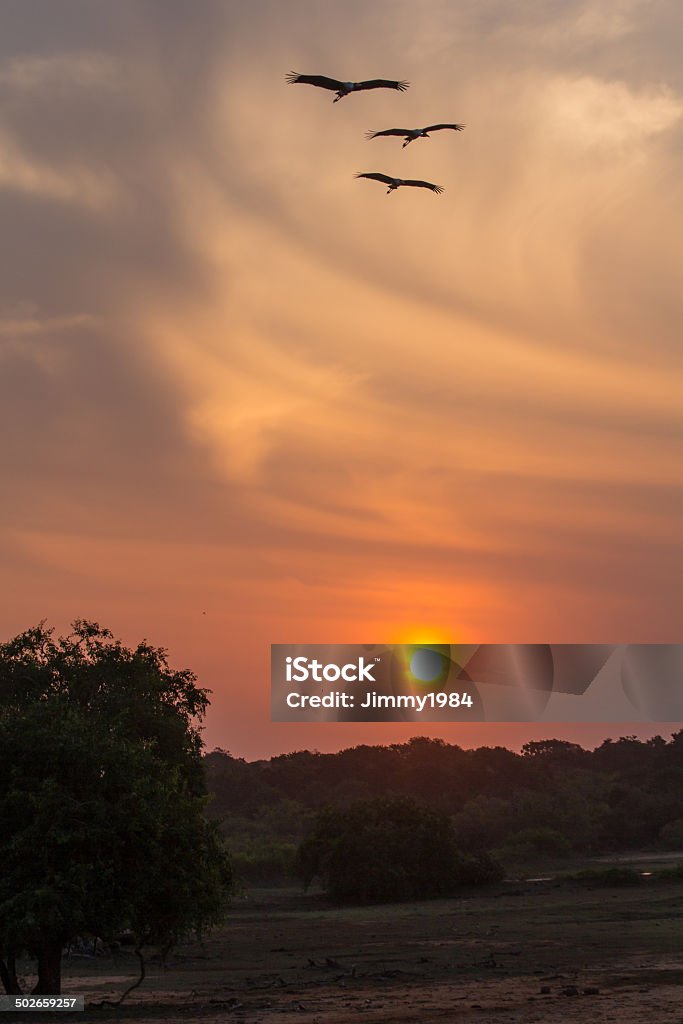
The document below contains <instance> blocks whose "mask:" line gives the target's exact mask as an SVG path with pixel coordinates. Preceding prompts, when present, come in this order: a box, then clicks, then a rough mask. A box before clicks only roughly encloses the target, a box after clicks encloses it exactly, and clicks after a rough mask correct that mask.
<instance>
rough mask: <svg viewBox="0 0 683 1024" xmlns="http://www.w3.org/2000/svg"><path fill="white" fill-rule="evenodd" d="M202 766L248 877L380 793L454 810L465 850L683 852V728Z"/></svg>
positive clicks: (225, 760) (275, 868)
mask: <svg viewBox="0 0 683 1024" xmlns="http://www.w3.org/2000/svg"><path fill="white" fill-rule="evenodd" d="M204 765H205V769H206V774H207V781H208V787H209V791H210V793H211V795H212V801H211V804H210V806H209V813H210V815H211V816H212V817H215V818H220V819H222V828H223V830H224V832H225V834H226V836H227V837H228V839H229V845H230V848H231V851H232V854H233V858H234V861H235V866H236V868H237V870H238V873H240V874H241V875H242V877H243V878H245V879H247V880H248V879H250V878H263V879H272V880H276V879H278V878H282V877H285V876H287V875H288V874H289V873H290V872H291V871H292V869H293V864H294V858H295V853H296V850H297V848H298V846H299V844H300V842H301V841H302V840H303V839H305V838H306V836H307V835H309V834H310V833H311V831H312V829H313V828H314V825H315V821H316V820H317V815H318V812H320V810H321V809H323V808H325V807H328V806H338V807H343V806H348V805H351V804H352V803H354V802H356V801H359V800H369V799H375V798H379V797H390V798H393V797H408V798H411V799H412V800H414V801H416V802H417V803H418V804H420V805H423V806H425V807H429V808H432V809H434V810H438V811H440V812H443V813H445V814H447V815H448V816H449V817H450V818H451V820H452V823H453V827H454V832H455V836H456V838H457V842H458V846H459V848H460V849H462V850H463V851H466V852H468V853H472V854H478V853H481V852H483V851H487V852H491V851H493V852H494V853H495V855H496V856H497V857H499V858H500V859H502V860H503V861H504V862H506V861H513V860H515V859H525V858H527V859H530V858H531V859H532V858H534V857H542V856H549V857H561V856H565V855H566V856H570V855H576V854H595V853H610V852H621V851H627V850H634V849H654V848H668V849H683V730H681V731H680V732H677V733H676V734H675V735H674V736H673V737H672V738H671V739H670V740H665V739H663V738H662V737H660V736H657V737H655V738H654V739H651V740H646V741H642V740H638V739H636V738H635V737H633V736H626V737H622V738H620V739H617V740H606V741H605V742H604V743H602V744H601V746H599V747H597V748H596V749H595V750H585V749H583V748H582V747H581V746H579V745H578V744H574V743H569V742H567V741H564V740H544V741H541V742H532V743H527V744H526V745H525V746H524V747H523V748H522V751H521V753H515V752H514V751H511V750H507V749H505V748H503V747H480V748H478V749H475V750H464V749H462V748H461V747H459V746H456V745H454V744H449V743H446V742H444V741H443V740H438V739H427V738H424V737H418V738H414V739H412V740H410V742H408V743H396V744H391V745H389V746H365V745H363V746H357V747H352V748H349V749H347V750H342V751H340V752H339V753H336V754H321V753H318V752H315V751H313V752H312V751H308V750H305V751H297V752H295V753H292V754H284V755H282V756H279V757H273V758H271V759H270V760H268V761H254V762H247V761H245V760H243V759H242V758H235V757H232V756H231V755H230V754H229V753H227V752H226V751H224V750H214V751H213V752H211V753H209V754H207V755H206V756H205V757H204Z"/></svg>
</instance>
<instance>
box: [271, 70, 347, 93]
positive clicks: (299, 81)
mask: <svg viewBox="0 0 683 1024" xmlns="http://www.w3.org/2000/svg"><path fill="white" fill-rule="evenodd" d="M285 77H286V79H287V81H288V82H289V84H290V85H317V86H318V88H319V89H341V87H342V85H343V84H344V83H343V82H338V81H337V79H336V78H325V76H324V75H298V74H297V73H296V71H290V72H289V74H288V75H286V76H285Z"/></svg>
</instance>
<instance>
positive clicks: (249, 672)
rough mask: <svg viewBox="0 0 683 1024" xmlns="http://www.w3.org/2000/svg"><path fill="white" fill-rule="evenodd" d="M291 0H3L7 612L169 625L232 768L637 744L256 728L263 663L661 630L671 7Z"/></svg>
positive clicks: (674, 480) (676, 316)
mask: <svg viewBox="0 0 683 1024" xmlns="http://www.w3.org/2000/svg"><path fill="white" fill-rule="evenodd" d="M284 8H285V5H283V4H282V3H281V2H279V3H278V2H276V0H255V2H253V3H251V4H249V5H248V6H247V5H239V4H235V3H224V2H223V3H221V2H218V0H208V2H206V3H204V4H202V5H201V9H198V10H193V11H192V12H191V15H190V13H189V9H188V7H187V5H183V4H182V3H180V2H176V0H172V2H169V3H167V4H163V5H160V4H157V3H154V2H145V0H125V2H123V3H121V4H117V5H107V4H105V3H99V2H95V3H82V2H80V0H61V2H60V3H59V4H58V5H57V4H55V5H48V4H41V3H39V2H36V0H23V2H18V0H9V2H7V3H5V5H4V6H3V11H2V14H1V15H0V20H1V21H2V23H3V32H2V38H1V40H0V99H1V101H2V102H1V104H0V133H1V137H0V141H1V143H2V145H1V147H0V148H1V156H0V203H1V204H2V216H3V225H4V231H3V238H2V243H0V244H1V246H2V256H3V285H2V289H1V290H0V367H1V371H0V396H1V401H0V410H2V412H1V415H2V426H3V433H4V436H5V438H6V439H7V441H6V444H5V445H3V448H2V459H3V465H2V473H3V479H4V483H5V493H6V500H5V502H4V507H3V529H2V539H1V541H0V543H1V544H2V557H3V564H4V567H5V584H4V593H5V607H4V614H3V628H2V636H1V637H0V639H1V640H3V641H5V640H8V639H10V638H11V637H12V636H14V635H16V634H18V633H20V632H22V631H23V630H25V629H28V628H29V627H31V626H33V625H36V624H37V623H38V622H40V621H42V620H45V621H46V622H47V624H48V625H49V626H54V627H55V629H56V631H57V632H58V633H65V632H67V631H68V630H69V626H70V623H71V622H72V621H74V620H75V619H77V618H85V619H88V620H93V621H96V622H98V623H100V624H101V625H102V626H105V627H107V628H109V629H111V630H112V632H113V633H114V635H115V636H120V637H121V638H122V640H123V642H124V643H126V644H132V645H134V644H136V643H138V642H139V641H140V640H142V639H143V638H146V639H147V640H148V641H149V642H150V643H151V644H153V645H155V646H159V647H164V648H167V649H168V652H169V660H170V662H171V663H172V664H173V665H174V666H175V667H177V668H189V669H191V670H192V671H193V672H195V673H196V674H197V677H198V680H199V685H201V686H202V687H206V688H207V689H209V690H210V691H211V702H212V703H211V707H210V709H209V712H208V715H207V718H206V722H205V729H204V734H203V735H204V739H205V743H206V748H207V749H208V750H210V749H212V748H213V747H222V748H226V749H228V750H230V751H232V752H233V753H234V754H235V755H236V756H239V757H246V758H248V759H258V758H267V757H270V756H271V755H276V754H281V753H286V752H288V751H292V750H298V749H304V748H308V749H319V750H326V751H334V750H339V749H342V748H345V747H350V746H353V745H356V744H359V743H393V742H403V741H405V740H406V739H408V738H409V736H411V735H429V736H440V737H442V738H444V739H445V740H446V741H447V742H454V743H458V744H460V745H461V746H464V747H474V746H480V745H498V744H500V745H504V746H509V747H511V748H513V749H519V748H520V747H521V745H522V744H523V743H525V742H527V741H529V740H538V739H545V738H559V739H568V740H571V741H572V742H579V743H582V744H583V745H586V746H590V747H593V746H596V745H599V744H600V742H602V740H603V739H605V738H607V737H612V738H616V737H617V736H621V735H630V734H634V735H636V736H638V737H641V738H647V737H650V736H653V735H655V734H658V733H659V734H662V735H665V736H668V735H670V734H671V733H672V732H674V731H675V728H676V727H675V725H672V724H671V723H667V724H663V725H662V724H660V725H658V724H657V723H653V724H651V725H650V724H643V723H642V722H641V723H636V722H621V723H614V724H613V725H609V726H606V725H605V724H600V723H596V724H576V725H569V724H567V723H562V724H558V725H557V727H556V728H551V727H550V726H549V725H548V724H547V723H528V724H523V723H515V724H507V725H506V724H496V723H490V722H489V723H485V724H472V725H468V726H465V725H460V724H453V725H450V726H445V725H439V724H434V723H431V724H424V725H421V724H419V725H416V724H415V723H401V724H399V723H350V722H347V723H325V724H316V725H311V724H309V725H307V724H297V723H286V724H285V723H273V722H271V719H270V662H269V659H270V646H271V644H293V643H301V644H351V643H353V644H356V643H378V642H382V643H387V644H400V643H420V642H439V643H511V644H512V643H515V644H517V643H550V642H553V643H576V644H591V643H594V644H600V643H615V644H622V643H643V644H644V643H677V642H680V641H681V636H680V611H679V609H680V598H681V580H683V556H682V551H683V548H682V545H681V535H680V534H681V530H680V523H681V511H682V510H683V502H682V500H681V499H682V496H683V473H682V471H681V466H682V465H683V459H682V458H681V456H682V455H683V445H682V440H683V407H682V406H681V402H680V394H681V387H682V385H683V364H682V362H681V351H680V323H681V319H682V314H683V309H682V308H681V302H682V300H681V292H680V285H679V281H678V275H677V272H676V266H677V264H678V259H677V255H678V249H679V246H680V242H679V239H680V237H681V228H682V225H681V217H682V214H681V211H682V209H683V206H682V204H681V198H682V194H683V193H682V187H683V186H682V185H681V176H680V152H681V146H682V144H683V79H682V73H681V69H680V61H679V54H678V50H677V47H676V45H675V43H674V40H676V39H677V38H678V37H680V31H681V28H683V21H682V18H683V15H682V13H681V11H679V10H677V9H675V8H673V7H672V6H671V5H667V4H655V5H654V6H653V5H645V4H642V3H640V2H638V0H619V2H617V3H614V4H612V5H608V8H605V6H604V5H601V4H599V3H596V2H592V0H576V2H572V3H569V4H565V5H561V6H559V7H558V5H556V4H552V3H546V2H542V0H529V2H528V3H524V4H522V5H521V6H519V5H518V6H517V7H515V8H514V10H513V9H512V8H511V6H510V5H506V4H502V3H499V2H495V3H493V4H490V5H484V6H482V5H479V4H474V3H466V4H464V5H458V7H457V9H456V8H455V7H454V6H453V5H452V4H449V3H446V2H444V0H428V2H427V3H424V4H421V5H415V4H409V3H407V0H399V2H396V3H394V2H392V3H390V4H388V3H379V4H374V5H371V7H368V6H367V5H363V4H360V3H357V2H355V0H352V2H350V3H346V4H344V5H343V6H339V5H333V4H323V5H319V6H316V8H315V10H311V6H310V5H308V4H304V3H301V2H299V0H294V2H291V3H289V4H287V5H286V13H285V9H284ZM292 69H296V71H297V72H300V73H303V74H305V75H316V76H317V75H329V76H331V77H334V78H338V79H339V81H340V82H341V83H346V82H347V81H348V82H361V81H365V80H373V79H378V78H382V79H387V80H390V81H395V82H400V83H403V82H404V81H405V82H409V83H410V85H409V87H408V88H405V89H403V88H402V89H397V88H395V87H386V88H373V89H370V90H367V91H358V93H357V94H354V92H351V93H350V94H349V95H344V96H342V98H341V100H340V101H339V102H337V103H334V102H333V99H334V92H332V91H329V90H326V89H325V88H319V87H314V86H311V85H310V84H290V83H288V81H287V80H286V76H287V74H288V72H290V71H291V70H292ZM439 123H453V124H461V125H464V129H463V130H458V131H445V130H443V131H437V132H434V133H433V135H432V137H430V138H429V139H422V138H417V139H415V141H414V142H411V144H410V145H408V146H406V147H405V148H403V147H402V140H401V138H396V137H377V138H373V139H371V140H370V139H368V138H366V133H368V132H378V131H381V130H385V129H390V128H394V127H398V126H408V127H409V128H411V127H413V128H417V127H418V126H424V125H430V124H439ZM368 172H369V173H374V172H380V173H382V174H388V175H390V176H394V175H395V176H397V177H401V178H402V179H410V180H420V181H422V180H424V181H426V182H428V183H438V184H439V185H440V186H443V187H444V189H445V191H444V192H443V193H442V194H438V195H437V194H434V193H433V192H432V191H431V190H429V189H427V188H423V187H417V188H408V187H401V188H398V189H397V190H396V191H395V192H394V193H392V194H391V195H390V196H386V195H385V194H384V193H385V192H386V191H387V189H386V188H385V187H384V184H385V183H384V182H382V183H381V185H380V183H378V182H374V181H357V180H354V174H358V173H368Z"/></svg>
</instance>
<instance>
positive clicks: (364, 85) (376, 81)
mask: <svg viewBox="0 0 683 1024" xmlns="http://www.w3.org/2000/svg"><path fill="white" fill-rule="evenodd" d="M354 85H355V89H354V91H357V90H358V89H398V91H399V92H405V91H406V89H407V88H408V86H409V85H410V82H390V81H388V79H386V78H372V79H370V81H369V82H355V83H354Z"/></svg>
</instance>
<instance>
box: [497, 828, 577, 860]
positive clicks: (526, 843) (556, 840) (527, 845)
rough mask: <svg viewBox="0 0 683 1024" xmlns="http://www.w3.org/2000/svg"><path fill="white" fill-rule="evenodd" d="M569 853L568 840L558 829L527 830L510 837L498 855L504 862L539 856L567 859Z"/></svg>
mask: <svg viewBox="0 0 683 1024" xmlns="http://www.w3.org/2000/svg"><path fill="white" fill-rule="evenodd" d="M569 852H570V845H569V842H568V840H567V839H566V838H565V836H563V835H562V833H561V832H558V831H557V830H556V829H554V828H525V829H522V830H521V831H519V832H514V833H513V834H512V835H511V836H509V837H508V839H507V840H506V842H505V845H504V846H503V847H502V849H501V850H500V851H499V852H498V855H499V856H500V857H501V858H502V859H503V860H505V859H506V858H510V859H515V860H516V859H524V858H532V857H538V856H545V857H566V856H567V855H568V854H569Z"/></svg>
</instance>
